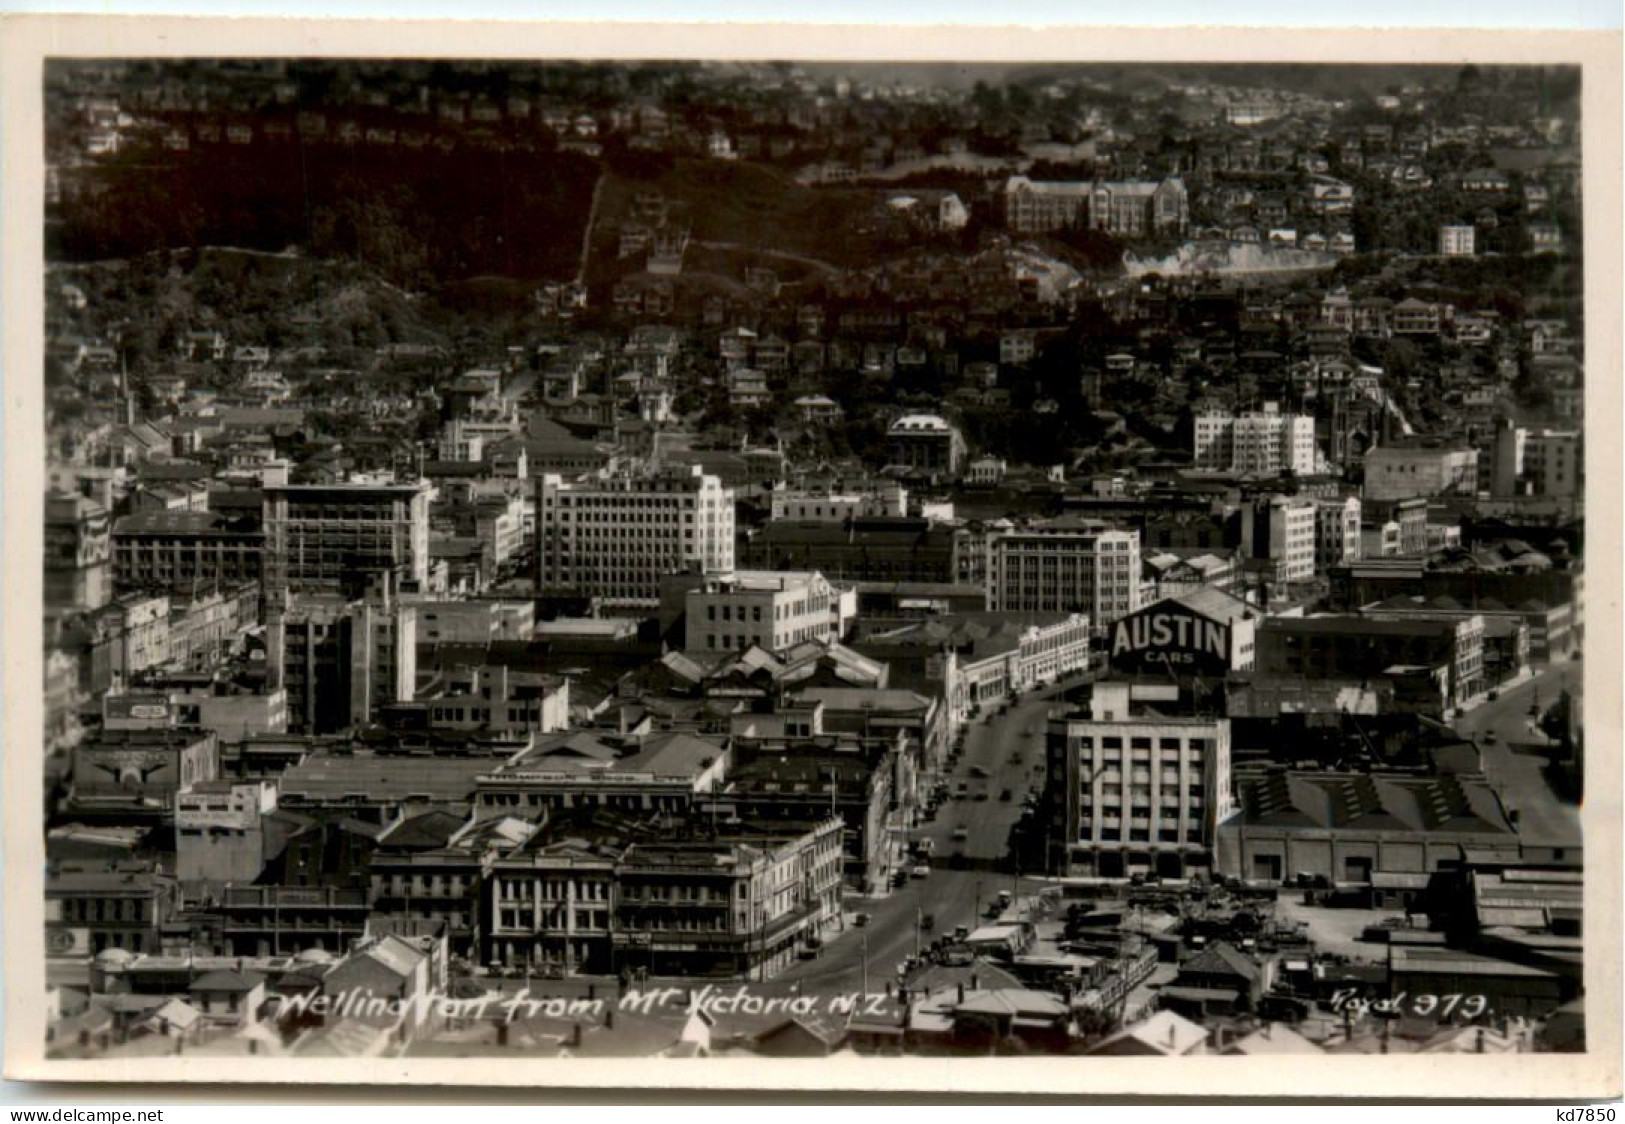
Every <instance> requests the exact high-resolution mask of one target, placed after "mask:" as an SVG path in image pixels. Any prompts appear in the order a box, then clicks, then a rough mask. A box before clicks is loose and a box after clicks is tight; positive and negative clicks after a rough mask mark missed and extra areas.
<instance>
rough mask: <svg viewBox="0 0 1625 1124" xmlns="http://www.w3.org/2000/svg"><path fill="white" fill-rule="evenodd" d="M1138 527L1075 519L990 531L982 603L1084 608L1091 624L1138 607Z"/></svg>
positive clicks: (1002, 608) (1027, 608)
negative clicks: (1086, 522)
mask: <svg viewBox="0 0 1625 1124" xmlns="http://www.w3.org/2000/svg"><path fill="white" fill-rule="evenodd" d="M1140 584H1141V583H1140V533H1139V532H1138V531H1130V530H1120V529H1114V528H1110V527H1106V526H1104V525H1079V524H1075V523H1068V524H1055V525H1048V526H1036V527H1027V528H1023V529H1020V530H1008V531H1000V532H998V533H996V534H994V535H991V536H990V537H989V539H988V548H987V606H988V608H989V609H990V610H992V611H994V612H1009V611H1023V612H1035V611H1036V612H1050V613H1083V614H1085V615H1087V616H1088V617H1089V620H1090V621H1091V622H1092V623H1093V625H1094V627H1095V628H1096V630H1097V631H1098V630H1104V629H1105V628H1107V627H1109V626H1110V625H1111V624H1112V622H1114V621H1116V620H1117V619H1118V618H1119V617H1122V616H1126V615H1128V614H1129V613H1132V612H1134V611H1135V610H1136V609H1138V608H1139V607H1140Z"/></svg>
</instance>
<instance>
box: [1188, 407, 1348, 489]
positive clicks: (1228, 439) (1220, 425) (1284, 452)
mask: <svg viewBox="0 0 1625 1124" xmlns="http://www.w3.org/2000/svg"><path fill="white" fill-rule="evenodd" d="M1195 454H1196V467H1197V468H1201V469H1208V470H1212V471H1217V472H1253V473H1261V474H1264V475H1270V476H1273V475H1276V474H1277V473H1282V472H1296V473H1299V474H1302V475H1307V474H1309V473H1313V472H1315V471H1317V470H1318V468H1319V467H1320V459H1321V458H1320V455H1319V450H1318V448H1317V446H1316V444H1315V419H1314V418H1312V417H1309V416H1307V415H1305V414H1292V413H1282V412H1281V409H1280V407H1279V406H1278V405H1277V404H1276V403H1274V402H1267V403H1265V404H1264V407H1263V409H1261V410H1256V411H1249V412H1247V413H1243V414H1232V413H1224V412H1219V411H1211V412H1207V413H1202V414H1198V415H1197V417H1196V447H1195Z"/></svg>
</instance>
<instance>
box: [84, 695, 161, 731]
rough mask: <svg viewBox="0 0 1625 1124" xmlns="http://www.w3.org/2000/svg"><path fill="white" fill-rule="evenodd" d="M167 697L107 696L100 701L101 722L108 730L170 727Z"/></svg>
mask: <svg viewBox="0 0 1625 1124" xmlns="http://www.w3.org/2000/svg"><path fill="white" fill-rule="evenodd" d="M170 712H171V708H170V701H169V696H168V695H164V694H157V693H135V692H131V693H129V694H122V695H108V696H106V697H105V698H103V699H102V721H103V722H104V723H105V724H106V726H107V728H108V729H109V730H120V729H124V730H136V729H146V728H152V727H158V726H169V725H172V724H173V722H172V721H171V714H170Z"/></svg>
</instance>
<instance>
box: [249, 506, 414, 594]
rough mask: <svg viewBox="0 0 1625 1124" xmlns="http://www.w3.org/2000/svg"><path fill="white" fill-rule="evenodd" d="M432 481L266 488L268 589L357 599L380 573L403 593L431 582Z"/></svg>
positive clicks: (266, 569)
mask: <svg viewBox="0 0 1625 1124" xmlns="http://www.w3.org/2000/svg"><path fill="white" fill-rule="evenodd" d="M430 491H431V488H430V485H429V484H428V482H427V481H421V480H420V481H412V482H410V483H395V482H393V481H353V482H346V483H342V484H285V483H284V484H272V485H267V486H266V488H265V506H264V513H265V516H264V524H265V587H266V592H267V594H268V595H271V596H272V597H273V598H274V597H275V596H276V595H278V594H284V593H290V594H337V595H342V596H347V597H354V596H356V595H358V594H359V593H361V592H362V591H363V590H364V589H365V588H366V585H367V583H368V582H369V581H371V580H372V578H373V575H375V574H378V573H380V572H386V573H389V574H391V575H393V577H394V579H395V582H396V588H398V589H401V590H406V591H418V590H422V589H423V588H424V587H425V586H426V585H427V584H428V581H429V494H430Z"/></svg>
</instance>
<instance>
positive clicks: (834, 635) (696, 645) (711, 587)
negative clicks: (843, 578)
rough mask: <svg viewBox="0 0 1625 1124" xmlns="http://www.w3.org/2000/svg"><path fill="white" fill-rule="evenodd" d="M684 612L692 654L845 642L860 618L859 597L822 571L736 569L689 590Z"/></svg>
mask: <svg viewBox="0 0 1625 1124" xmlns="http://www.w3.org/2000/svg"><path fill="white" fill-rule="evenodd" d="M685 611H686V615H687V625H686V631H685V633H684V647H686V648H687V649H688V650H690V651H706V652H718V651H721V652H726V651H736V652H737V651H743V650H744V649H746V648H749V647H750V646H751V645H753V644H759V645H761V646H762V647H764V648H768V649H770V650H772V651H782V650H784V649H786V648H789V647H792V646H794V645H796V644H800V643H802V642H804V641H808V640H811V641H816V642H817V643H820V644H824V643H829V642H831V641H834V640H839V639H841V637H842V636H843V635H844V634H845V632H846V629H847V627H848V626H849V625H850V624H851V622H852V620H853V619H854V618H855V617H856V616H857V611H858V597H857V591H856V590H842V589H838V588H836V587H835V586H833V585H831V584H830V583H829V582H828V581H827V580H826V579H825V577H824V575H823V574H819V573H810V574H809V573H801V572H795V571H778V570H737V571H735V572H733V573H731V574H719V575H717V576H715V577H709V578H706V579H705V582H704V584H703V585H701V586H700V587H699V588H698V589H691V590H689V591H688V596H687V598H686V603H685Z"/></svg>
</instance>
